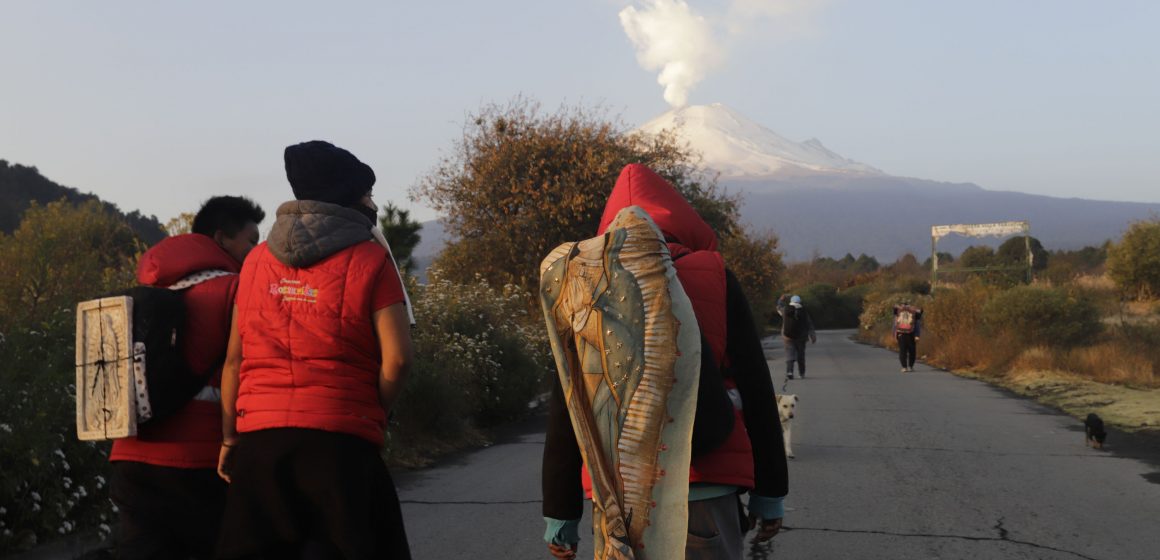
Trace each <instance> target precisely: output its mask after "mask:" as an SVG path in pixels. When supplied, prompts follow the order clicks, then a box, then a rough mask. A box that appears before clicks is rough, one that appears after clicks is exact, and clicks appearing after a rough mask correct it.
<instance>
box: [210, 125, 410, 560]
mask: <svg viewBox="0 0 1160 560" xmlns="http://www.w3.org/2000/svg"><path fill="white" fill-rule="evenodd" d="M285 164H286V177H287V179H288V180H289V182H290V186H291V187H292V189H293V191H294V197H295V199H296V200H294V201H290V202H286V203H284V204H282V205H281V206H280V207H279V208H278V212H277V219H276V220H275V222H274V227H273V228H272V229H271V231H270V235H269V238H268V240H267V242H266V243H263V244H261V245H259V246H258V247H256V248H255V249H254V251H253V252H252V253H251V254H250V256H249V258H248V259H246V263H245V266H243V267H242V274H241V281H240V284H239V286H238V297H237V301H236V305H235V311H234V324H233V330H232V331H231V334H230V341H229V350H228V352H227V356H226V366H225V368H224V370H223V376H222V434H223V436H224V440H223V442H222V447H221V453H220V459H219V463H218V472H219V474H220V475H221V476H222V478H224V479H225V480H226V481H227V482H229V483H230V487H229V495H228V499H227V503H226V512H225V516H224V518H223V521H222V530H221V537H220V540H219V544H218V551H217V552H218V557H219V558H299V557H325V558H330V557H338V558H346V559H350V560H357V559H371V558H374V559H380V558H390V559H392V560H406V559H409V558H410V557H411V555H410V550H409V548H408V545H407V536H406V531H405V530H404V527H403V517H402V511H401V508H400V506H399V499H398V495H397V494H396V491H395V486H394V483H393V482H392V480H391V475H390V473H389V472H388V471H387V468H386V465H385V464H384V463H383V459H382V456H381V455H380V451H381V449H382V446H383V436H384V430H385V429H386V425H387V418H388V417H389V415H390V411H391V406H392V405H393V404H394V402H395V399H396V397H398V395H399V392H400V391H401V389H402V384H403V381H404V378H405V377H406V373H407V371H408V368H409V365H410V362H411V337H410V321H409V313H408V310H407V307H406V303H405V302H406V294H405V292H404V290H403V285H402V282H401V278H400V276H399V273H398V270H397V269H396V267H395V264H394V261H393V260H392V258H391V254H390V252H389V250H388V249H387V248H386V246H385V242H383V241H378V240H376V236H375V234H374V232H372V228H374V225H375V218H376V214H377V208H376V206H375V204H374V202H372V201H371V187H372V186H373V185H374V183H375V175H374V172H373V171H372V170H371V168H370V167H369V166H368V165H366V164H365V163H363V162H361V161H359V160H358V158H356V157H355V156H354V155H352V154H351V153H350V152H348V151H346V150H344V149H342V148H338V147H336V146H334V145H332V144H329V143H327V142H322V141H318V140H315V141H312V142H305V143H302V144H296V145H293V146H290V147H288V148H286V151H285Z"/></svg>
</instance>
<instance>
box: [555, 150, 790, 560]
mask: <svg viewBox="0 0 1160 560" xmlns="http://www.w3.org/2000/svg"><path fill="white" fill-rule="evenodd" d="M641 214H644V215H647V218H640V215H641ZM633 219H636V220H648V224H649V225H648V226H643V227H637V228H635V229H634V228H629V227H625V228H620V229H618V228H617V227H613V226H614V225H617V224H620V223H622V220H625V221H628V222H630V223H631V221H632V220H633ZM638 225H639V221H638ZM642 230H644V231H648V232H649V233H651V236H649V235H644V236H642V237H635V233H636V232H639V231H642ZM650 230H651V231H650ZM597 233H598V234H599V235H600V237H597V238H593V239H590V240H586V241H582V242H579V243H575V244H565V245H563V246H561V247H560V248H558V249H557V250H556V251H554V252H553V253H552V254H551V255H550V256H549V257H548V258H547V259H545V261H544V264H543V265H542V269H541V274H542V276H541V296H542V298H544V299H542V300H541V303H542V304H543V306H544V310H545V315H546V318H547V321H548V328H549V338H550V339H551V340H552V350H553V353H554V354H555V356H556V358H557V362H556V363H557V367H558V373H559V377H557V379H556V382H555V383H553V384H552V385H553V390H552V394H551V399H550V401H549V412H548V428H547V434H546V437H545V445H544V454H543V480H542V484H543V516H544V521H545V524H546V531H545V534H544V540H545V541H546V542H547V546H548V552H549V554H551V556H553V557H555V558H575V557H576V549H577V543H578V542H579V540H580V534H581V531H580V529H579V524H580V519H581V516H582V515H583V513H584V501H585V497H586V495H587V496H588V498H590V499H592V500H598V501H599V503H597V502H596V501H594V502H593V503H594V506H593V519H594V521H595V520H597V519H600V521H599V522H597V523H595V526H594V529H595V531H594V532H593V533H591V534H593V538H594V540H595V541H596V546H595V548H596V551H595V552H596V555H597V557H598V558H605V557H609V558H611V557H617V558H622V557H631V556H626V555H625V554H623V553H626V552H628V551H626V550H625V549H626V548H629V547H631V548H632V549H636V550H642V549H645V548H646V546H645V545H646V542H647V543H649V545H648V547H647V550H646V551H645V554H648V556H647V557H648V558H666V559H668V558H686V559H690V560H700V559H705V560H709V559H736V560H740V559H741V558H742V557H743V556H742V555H743V545H744V540H745V533H746V532H747V531H748V530H750V529H756V535H755V537H754V540H755V541H757V542H763V541H767V540H769V539H771V538H773V537H774V536H775V535H776V534H777V533H778V531H779V530H780V528H781V522H782V517H783V514H784V507H783V500H784V497H785V495H786V494H787V492H788V469H787V466H786V458H785V450H784V446H783V445H782V440H781V424H780V422H779V421H778V412H777V404H776V397H775V395H774V389H773V384H772V380H771V379H770V376H769V367H768V365H767V364H766V361H765V355H764V353H763V351H762V348H761V338H760V335H759V333H758V332H757V329H756V327H755V323H754V321H753V317H752V314H751V313H752V312H751V310H750V308H749V304H748V302H747V301H746V298H745V295H744V293H743V292H742V289H741V285H740V283H739V282H738V280H737V278H736V276H735V275H734V274H733V272H732V271H730V270H729V269H728V268H727V266H726V263H725V262H724V260H723V259H722V257H721V254H720V253H719V252H718V251H717V236H716V233H715V232H714V231H713V229H712V228H711V227H710V226H709V225H708V224H707V223H706V222H705V220H704V219H702V218H701V216H699V215H698V214H697V212H696V210H695V209H694V208H693V207H692V206H691V205H690V204H689V203H688V201H686V200H685V199H684V197H682V196H681V194H680V193H679V192H678V191H677V190H676V189H675V188H673V186H672V185H671V184H669V183H668V182H667V181H666V180H665V179H664V178H662V177H661V176H660V175H657V174H656V173H655V172H653V171H652V170H650V169H649V168H647V167H645V166H644V165H640V164H632V165H628V166H626V167H625V168H624V169H623V170H622V171H621V174H620V177H619V178H618V179H617V182H616V185H615V187H614V188H613V190H612V193H611V194H610V196H609V199H608V203H607V205H606V206H605V210H604V214H603V217H602V219H601V222H600V228H599V231H598V232H597ZM618 240H619V241H618ZM605 243H609V244H612V245H609V246H610V247H611V248H610V249H609V250H607V251H605V250H592V248H593V247H596V248H597V249H600V248H602V247H605V245H604V244H605ZM617 243H622V244H620V245H616V244H617ZM666 245H667V250H666ZM634 251H635V252H634ZM589 258H594V259H596V260H595V261H591V260H590V261H585V260H584V259H589ZM578 259H579V260H578ZM626 263H627V264H626ZM590 285H594V286H599V287H600V289H597V290H588V289H585V288H586V287H589V286H590ZM565 288H566V289H565ZM674 294H676V295H674ZM594 298H595V299H594ZM596 299H598V300H599V301H596ZM674 324H675V325H677V328H676V329H675V333H674V330H673V329H671V327H672V326H673V325H674ZM658 325H661V326H659V327H658ZM688 325H692V327H693V328H688ZM666 326H667V328H669V330H665V329H664V328H665V327H666ZM698 331H699V332H698ZM682 335H684V337H685V338H682ZM598 337H606V338H602V339H601V342H599V344H600V345H601V346H602V347H603V350H601V348H600V347H599V346H587V347H578V344H579V343H578V342H577V340H580V339H582V340H585V341H591V340H593V339H594V338H598ZM698 339H699V340H698ZM579 352H584V355H583V358H582V359H581V356H580V355H579V354H578V353H579ZM682 360H688V362H682ZM674 362H675V363H676V365H674ZM689 362H696V363H689ZM682 363H683V365H682ZM697 364H699V367H698V365H697ZM634 368H635V369H634ZM597 374H599V375H597ZM646 375H655V376H656V379H657V380H658V383H657V384H655V385H654V384H652V383H650V382H646V381H645V380H646ZM692 378H696V379H697V382H696V383H695V386H690V385H694V384H693V383H692V382H691V381H690V380H691V379H692ZM599 379H605V380H606V381H603V382H601V381H598V380H599ZM572 380H576V381H577V382H576V383H571V381H572ZM565 382H568V384H569V387H567V388H565V387H564V383H565ZM682 382H685V383H687V384H688V385H685V386H684V388H685V389H687V390H688V391H690V392H694V391H695V401H696V402H695V404H694V405H693V406H689V400H687V399H686V400H682V399H680V398H677V397H674V396H673V394H672V392H668V391H670V390H674V391H675V390H676V388H677V387H680V386H681V383H682ZM635 383H639V385H634V384H635ZM662 385H663V386H664V387H663V388H662V387H661V386H662ZM626 387H628V388H627V389H626ZM630 390H631V391H633V392H632V395H633V396H632V397H631V398H626V399H625V400H624V401H618V400H617V399H621V398H624V395H626V394H627V393H622V392H621V391H630ZM566 391H567V395H568V398H566V397H565V394H566V393H565V392H566ZM686 396H687V394H686ZM638 397H639V398H638ZM593 399H594V400H593ZM669 399H673V400H669ZM614 403H615V404H614ZM669 404H672V405H674V406H675V408H671V409H670V408H668V405H669ZM589 405H590V406H589ZM641 426H643V427H644V428H645V429H644V430H643V432H642V431H637V430H636V428H637V427H641ZM678 426H679V427H681V428H682V429H677V427H678ZM589 428H592V429H589ZM611 430H622V431H621V432H620V433H621V435H623V437H621V438H620V439H619V443H618V442H617V441H615V440H613V441H610V440H609V438H608V437H605V436H607V433H608V432H609V431H611ZM665 434H667V435H668V436H671V437H669V438H666V439H661V437H663V436H665ZM582 448H583V449H585V450H586V451H585V452H584V453H582V452H581V449H582ZM607 455H614V456H615V457H617V458H618V460H617V461H615V462H609V461H608V460H606V458H605V457H606V456H607ZM676 457H680V458H682V459H683V461H681V462H679V463H678V462H677V459H676ZM665 465H668V466H669V467H670V468H669V469H666V468H664V467H665ZM626 469H627V470H626ZM613 470H616V471H617V472H615V473H614V472H612V471H613ZM626 473H627V474H626ZM642 473H643V474H642ZM644 485H649V488H650V489H649V490H648V491H647V492H645V491H642V490H641V489H642V487H643V486H644ZM744 493H748V495H749V500H748V503H747V505H746V506H743V505H742V503H741V500H740V497H739V496H740V495H741V494H744ZM645 496H648V499H645ZM650 501H651V503H650ZM624 506H633V509H625V507H624ZM666 507H667V508H668V509H665V508H666ZM657 508H661V509H659V510H658V509H657ZM658 511H659V512H660V513H658ZM625 529H627V531H628V533H627V534H625V531H624V530H625ZM584 532H585V533H586V534H587V533H588V531H584ZM610 550H614V554H620V555H619V556H611V555H609V551H610ZM629 554H631V553H629ZM638 554H639V553H638Z"/></svg>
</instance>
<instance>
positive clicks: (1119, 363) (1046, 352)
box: [1008, 342, 1160, 389]
mask: <svg viewBox="0 0 1160 560" xmlns="http://www.w3.org/2000/svg"><path fill="white" fill-rule="evenodd" d="M1008 369H1009V370H1010V371H1011V372H1036V371H1059V372H1069V373H1072V374H1075V375H1079V376H1081V377H1084V378H1087V379H1090V380H1092V381H1095V382H1098V383H1110V384H1116V385H1124V386H1126V387H1135V388H1144V389H1152V388H1160V383H1158V381H1160V380H1157V379H1156V375H1155V371H1154V365H1153V362H1152V359H1151V358H1150V357H1149V356H1147V355H1144V354H1141V353H1140V352H1139V351H1137V350H1136V349H1133V348H1128V347H1127V346H1125V345H1124V344H1122V343H1119V342H1105V343H1101V344H1096V345H1094V346H1087V347H1083V348H1075V349H1071V350H1059V349H1052V348H1047V347H1044V346H1035V347H1032V348H1028V349H1027V350H1024V351H1023V352H1021V353H1020V354H1019V355H1018V356H1017V357H1016V358H1015V359H1014V360H1012V361H1011V363H1010V366H1009V368H1008Z"/></svg>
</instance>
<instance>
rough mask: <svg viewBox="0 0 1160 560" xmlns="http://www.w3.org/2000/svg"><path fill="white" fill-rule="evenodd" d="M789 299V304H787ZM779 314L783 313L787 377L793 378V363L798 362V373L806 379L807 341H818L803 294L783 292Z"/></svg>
mask: <svg viewBox="0 0 1160 560" xmlns="http://www.w3.org/2000/svg"><path fill="white" fill-rule="evenodd" d="M787 299H788V301H789V305H786V300H787ZM777 314H778V315H781V339H782V342H783V343H784V344H785V378H786V379H793V365H794V362H797V367H798V374H799V375H801V377H802V379H805V377H806V341H809V342H810V343H811V344H815V343H817V341H818V335H817V333H815V332H814V322H813V320H812V319H810V314H809V312H808V311H806V308H805V307H803V306H802V298H801V296H796V295H795V296H792V297H791V296H790V295H789V294H782V296H781V297H780V298H778V300H777Z"/></svg>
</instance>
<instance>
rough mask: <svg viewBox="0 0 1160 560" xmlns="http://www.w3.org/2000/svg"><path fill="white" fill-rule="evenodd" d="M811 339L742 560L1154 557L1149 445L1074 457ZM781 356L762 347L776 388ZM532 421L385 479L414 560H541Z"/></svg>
mask: <svg viewBox="0 0 1160 560" xmlns="http://www.w3.org/2000/svg"><path fill="white" fill-rule="evenodd" d="M820 335H821V336H820V337H819V340H818V343H817V344H816V345H814V346H811V347H810V348H809V352H808V363H809V371H808V372H807V373H808V377H807V378H806V379H804V380H794V381H790V382H789V385H788V390H787V391H786V392H787V393H794V394H797V395H798V396H799V397H800V399H801V400H800V402H799V404H798V411H797V418H796V419H795V421H794V422H795V424H794V452H795V454H796V456H797V458H796V459H794V460H792V462H791V463H790V495H789V497H788V498H787V501H786V504H787V510H788V511H787V513H786V518H785V524H786V529H785V530H784V531H783V532H782V534H780V535H778V537H777V538H776V539H775V540H774V542H773V544H772V545H771V546H766V547H762V548H758V549H750V550H749V551H748V552H749V554H750V556H749V557H750V558H793V559H805V558H819V559H876V558H883V559H887V558H889V559H892V560H896V559H908V558H913V559H930V558H971V559H975V558H979V559H1007V558H1028V559H1076V558H1081V559H1083V558H1086V559H1100V560H1103V559H1107V560H1128V559H1148V560H1155V559H1160V450H1158V449H1157V448H1156V446H1155V441H1156V440H1155V439H1154V438H1144V437H1138V436H1128V435H1125V434H1120V433H1112V434H1111V435H1110V436H1109V442H1108V447H1107V448H1106V450H1105V451H1096V450H1092V449H1088V448H1086V447H1085V446H1084V444H1083V430H1082V425H1080V423H1079V422H1077V421H1075V420H1074V419H1072V418H1070V417H1067V416H1064V415H1062V414H1059V413H1056V412H1054V411H1052V410H1051V409H1048V408H1046V407H1043V406H1040V405H1037V404H1035V403H1034V402H1032V401H1029V400H1026V399H1022V398H1018V397H1015V396H1012V395H1011V394H1010V393H1007V392H1005V391H1002V390H999V389H995V388H992V387H990V386H988V385H986V384H984V383H981V382H977V381H971V380H966V379H963V378H959V377H955V376H953V375H951V374H949V373H946V372H942V371H937V370H933V369H931V368H928V367H924V366H921V365H920V366H919V367H918V368H917V369H918V371H917V372H915V373H907V374H903V373H900V372H899V365H898V362H897V359H896V356H895V355H894V354H892V353H889V352H887V351H884V350H881V349H876V348H872V347H869V346H863V345H859V344H856V343H854V342H851V341H850V340H849V335H850V333H849V332H823V333H820ZM920 344H921V343H920ZM920 352H921V347H920ZM780 354H781V350H780V347H772V346H771V347H770V348H769V349H768V350H767V357H769V358H770V359H771V362H770V365H771V369H772V370H773V371H774V372H775V380H776V385H775V386H776V388H777V389H778V390H779V392H780V391H781V388H782V384H783V382H784V378H781V377H780V372H781V371H782V370H783V364H782V362H781V355H780ZM540 423H542V419H537V420H536V421H534V422H530V423H528V424H525V425H523V426H517V427H514V428H513V429H512V430H511V431H510V433H508V434H505V435H504V436H503V437H501V438H500V440H499V441H497V443H496V444H495V445H493V446H491V447H489V448H487V449H483V450H479V451H475V452H472V453H468V454H463V455H460V456H458V457H454V458H452V459H449V460H448V461H445V462H443V463H442V464H440V465H439V466H437V467H435V468H431V469H426V470H423V471H418V472H412V473H402V474H400V475H398V476H397V482H398V485H399V488H400V494H401V497H402V499H403V501H404V505H403V511H404V515H405V518H406V523H407V532H408V534H409V536H410V541H411V548H412V550H413V552H414V555H415V558H417V559H419V560H424V559H451V558H481V559H493V558H494V559H501V558H502V559H524V558H528V559H532V558H547V557H548V555H547V551H546V548H545V546H544V544H543V541H542V540H541V538H542V533H543V530H544V526H543V522H542V518H541V517H540V503H539V499H540V474H539V467H540V454H541V452H542V447H543V433H542V431H540V429H539V428H540V426H539V424H540ZM584 524H585V526H587V524H588V520H587V518H585V521H584ZM581 534H582V535H584V534H585V533H584V532H583V531H582V532H581ZM591 557H592V553H591V539H587V538H586V539H584V540H583V542H582V544H581V558H591Z"/></svg>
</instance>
